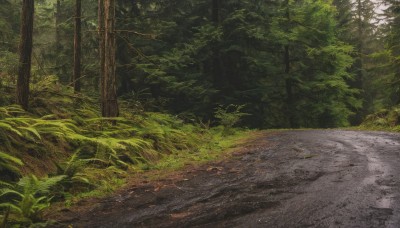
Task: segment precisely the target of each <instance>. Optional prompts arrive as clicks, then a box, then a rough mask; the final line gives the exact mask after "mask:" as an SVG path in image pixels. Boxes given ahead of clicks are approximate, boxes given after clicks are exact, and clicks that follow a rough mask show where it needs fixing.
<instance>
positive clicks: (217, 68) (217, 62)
mask: <svg viewBox="0 0 400 228" xmlns="http://www.w3.org/2000/svg"><path fill="white" fill-rule="evenodd" d="M211 19H212V22H213V23H214V25H215V26H216V27H219V26H220V24H221V0H212V15H211ZM212 55H213V56H212V74H213V80H214V84H215V86H216V88H217V89H219V90H222V89H223V88H224V87H225V86H226V83H227V81H226V80H225V77H224V73H223V70H222V60H221V56H220V50H219V47H218V44H217V45H216V46H215V47H213V54H212Z"/></svg>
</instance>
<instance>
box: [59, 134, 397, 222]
mask: <svg viewBox="0 0 400 228" xmlns="http://www.w3.org/2000/svg"><path fill="white" fill-rule="evenodd" d="M91 203H93V205H92V206H91V207H89V208H88V209H85V210H75V209H74V208H71V209H70V210H69V211H65V212H63V213H61V214H57V216H56V218H58V219H61V220H62V221H61V222H60V223H59V224H57V226H59V227H66V226H67V225H69V224H73V227H285V228H286V227H360V228H361V227H362V228H364V227H400V134H391V133H380V132H356V131H341V130H307V131H287V132H281V133H277V134H273V135H269V136H264V137H261V138H260V139H258V140H256V141H254V142H252V143H251V145H249V146H248V148H247V150H246V151H244V152H243V153H238V154H237V155H236V156H234V158H233V159H230V160H229V161H224V162H219V163H216V164H211V165H206V166H202V167H198V168H196V169H195V170H191V171H187V172H185V174H184V175H183V176H181V177H180V178H171V179H166V180H163V181H160V182H157V183H149V184H143V185H138V186H132V187H130V188H128V189H125V190H124V191H121V192H119V193H118V194H117V195H116V196H114V197H112V198H109V199H104V200H99V201H97V202H91Z"/></svg>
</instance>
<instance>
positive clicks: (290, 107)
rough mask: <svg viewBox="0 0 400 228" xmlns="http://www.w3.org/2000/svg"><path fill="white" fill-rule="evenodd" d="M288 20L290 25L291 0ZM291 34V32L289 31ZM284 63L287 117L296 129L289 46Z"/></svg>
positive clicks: (286, 48)
mask: <svg viewBox="0 0 400 228" xmlns="http://www.w3.org/2000/svg"><path fill="white" fill-rule="evenodd" d="M285 4H286V19H287V20H288V23H290V11H289V0H286V2H285ZM287 32H289V31H287ZM283 62H284V65H285V78H286V79H285V87H286V106H287V115H288V118H289V127H291V128H295V127H297V125H296V121H295V110H294V109H295V107H294V106H295V104H294V97H293V78H292V76H291V75H290V73H291V72H290V49H289V45H288V44H287V45H285V46H284V57H283Z"/></svg>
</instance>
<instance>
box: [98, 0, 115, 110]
mask: <svg viewBox="0 0 400 228" xmlns="http://www.w3.org/2000/svg"><path fill="white" fill-rule="evenodd" d="M103 3H104V8H103V10H104V17H103V20H104V22H103V25H104V31H103V32H102V35H103V37H104V49H103V51H102V52H103V53H102V54H103V55H104V64H103V65H102V66H101V67H103V69H102V71H103V72H102V74H103V76H102V80H101V108H102V115H103V117H117V116H118V114H119V110H118V101H117V86H116V74H115V71H116V64H115V50H116V37H115V0H104V2H103ZM100 42H102V41H100ZM100 45H102V44H100Z"/></svg>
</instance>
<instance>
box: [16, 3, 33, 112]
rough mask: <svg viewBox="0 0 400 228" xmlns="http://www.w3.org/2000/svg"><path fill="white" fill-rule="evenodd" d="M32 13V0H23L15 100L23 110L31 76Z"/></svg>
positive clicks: (25, 105) (26, 100)
mask: <svg viewBox="0 0 400 228" xmlns="http://www.w3.org/2000/svg"><path fill="white" fill-rule="evenodd" d="M33 15H34V0H23V1H22V15H21V31H20V36H21V38H20V43H19V66H18V79H17V91H16V102H17V104H19V105H21V106H22V108H24V109H25V110H26V109H28V98H29V79H30V77H31V63H32V40H33V39H32V32H33Z"/></svg>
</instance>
